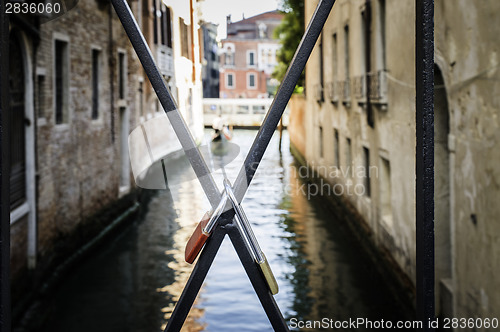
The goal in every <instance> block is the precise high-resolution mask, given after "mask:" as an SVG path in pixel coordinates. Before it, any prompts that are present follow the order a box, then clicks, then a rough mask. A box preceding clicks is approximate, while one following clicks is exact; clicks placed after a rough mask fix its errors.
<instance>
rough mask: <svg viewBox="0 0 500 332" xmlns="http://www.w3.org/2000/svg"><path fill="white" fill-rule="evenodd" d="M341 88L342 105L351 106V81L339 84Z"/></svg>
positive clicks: (346, 80)
mask: <svg viewBox="0 0 500 332" xmlns="http://www.w3.org/2000/svg"><path fill="white" fill-rule="evenodd" d="M340 83H341V86H342V104H344V105H345V106H347V107H349V106H351V80H350V79H349V78H347V79H345V80H344V81H342V82H340Z"/></svg>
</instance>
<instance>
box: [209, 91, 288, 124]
mask: <svg viewBox="0 0 500 332" xmlns="http://www.w3.org/2000/svg"><path fill="white" fill-rule="evenodd" d="M272 102H273V99H257V98H256V99H244V98H240V99H218V98H204V99H203V117H204V119H203V123H204V124H205V127H211V126H212V123H213V120H214V118H215V117H217V115H218V114H220V115H221V116H222V117H223V118H224V120H225V122H226V123H227V124H228V125H230V126H234V127H260V125H261V124H262V121H263V120H264V117H265V116H266V113H267V111H268V110H269V108H270V107H271V104H272ZM283 125H284V126H288V107H287V108H286V109H285V112H284V114H283Z"/></svg>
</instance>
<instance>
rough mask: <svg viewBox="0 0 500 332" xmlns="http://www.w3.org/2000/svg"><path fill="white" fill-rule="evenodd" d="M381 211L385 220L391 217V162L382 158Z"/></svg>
mask: <svg viewBox="0 0 500 332" xmlns="http://www.w3.org/2000/svg"><path fill="white" fill-rule="evenodd" d="M380 210H381V212H382V217H383V218H390V217H391V215H392V204H391V166H390V163H389V160H387V159H385V158H382V157H380Z"/></svg>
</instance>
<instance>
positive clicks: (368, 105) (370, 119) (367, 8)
mask: <svg viewBox="0 0 500 332" xmlns="http://www.w3.org/2000/svg"><path fill="white" fill-rule="evenodd" d="M365 22H366V24H365V45H366V47H365V68H366V74H365V75H366V78H365V82H366V121H367V123H368V125H369V126H370V127H372V128H373V127H374V126H375V123H374V119H373V107H372V102H371V99H370V72H371V58H370V56H371V48H372V47H371V46H372V45H371V44H372V39H371V34H370V29H371V26H372V9H371V0H366V2H365Z"/></svg>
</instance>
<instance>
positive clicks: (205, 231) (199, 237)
mask: <svg viewBox="0 0 500 332" xmlns="http://www.w3.org/2000/svg"><path fill="white" fill-rule="evenodd" d="M226 201H227V195H226V192H225V191H224V192H223V193H222V199H221V200H220V202H219V205H217V207H216V208H215V210H214V212H213V213H210V212H207V213H205V215H204V216H203V219H202V220H201V221H200V222H199V223H198V226H196V228H195V230H194V232H193V235H191V237H190V238H189V241H188V243H187V244H186V251H185V252H184V257H185V259H186V262H188V263H189V264H193V262H194V260H195V259H196V256H198V254H199V253H200V251H201V248H203V245H204V244H205V242H207V239H208V237H209V236H210V234H211V233H212V230H213V229H214V227H215V224H216V221H217V219H219V216H220V215H221V214H222V211H223V209H224V207H225V206H226Z"/></svg>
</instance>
